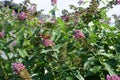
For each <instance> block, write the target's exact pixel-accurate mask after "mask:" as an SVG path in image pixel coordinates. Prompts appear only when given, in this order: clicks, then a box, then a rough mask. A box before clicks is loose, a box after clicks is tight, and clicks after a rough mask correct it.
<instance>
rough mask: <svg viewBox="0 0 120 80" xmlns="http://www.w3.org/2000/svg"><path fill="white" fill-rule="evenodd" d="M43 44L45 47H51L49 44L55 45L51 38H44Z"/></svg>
mask: <svg viewBox="0 0 120 80" xmlns="http://www.w3.org/2000/svg"><path fill="white" fill-rule="evenodd" d="M43 45H44V46H45V47H49V46H53V45H54V43H53V41H52V40H50V39H44V40H43Z"/></svg>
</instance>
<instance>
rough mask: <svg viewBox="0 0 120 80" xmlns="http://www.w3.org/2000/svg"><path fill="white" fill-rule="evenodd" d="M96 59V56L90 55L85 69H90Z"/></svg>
mask: <svg viewBox="0 0 120 80" xmlns="http://www.w3.org/2000/svg"><path fill="white" fill-rule="evenodd" d="M94 60H95V57H90V58H88V60H87V61H86V62H85V63H84V69H89V68H90V67H91V63H92V62H93V61H94Z"/></svg>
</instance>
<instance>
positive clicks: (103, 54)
mask: <svg viewBox="0 0 120 80" xmlns="http://www.w3.org/2000/svg"><path fill="white" fill-rule="evenodd" d="M96 56H104V57H108V58H111V57H112V56H113V55H112V54H108V53H98V54H96Z"/></svg>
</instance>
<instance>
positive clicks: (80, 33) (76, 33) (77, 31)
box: [74, 30, 85, 39]
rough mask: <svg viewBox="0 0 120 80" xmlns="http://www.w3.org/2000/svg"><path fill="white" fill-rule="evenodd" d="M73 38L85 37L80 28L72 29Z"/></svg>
mask: <svg viewBox="0 0 120 80" xmlns="http://www.w3.org/2000/svg"><path fill="white" fill-rule="evenodd" d="M74 38H75V39H79V38H85V35H84V34H83V33H82V32H81V31H80V30H75V31H74Z"/></svg>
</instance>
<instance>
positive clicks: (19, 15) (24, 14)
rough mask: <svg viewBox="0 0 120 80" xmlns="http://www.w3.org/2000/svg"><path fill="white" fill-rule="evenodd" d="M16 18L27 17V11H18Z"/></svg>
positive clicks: (23, 18)
mask: <svg viewBox="0 0 120 80" xmlns="http://www.w3.org/2000/svg"><path fill="white" fill-rule="evenodd" d="M18 18H19V19H20V20H25V19H26V18H27V13H26V12H20V13H19V14H18Z"/></svg>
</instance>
